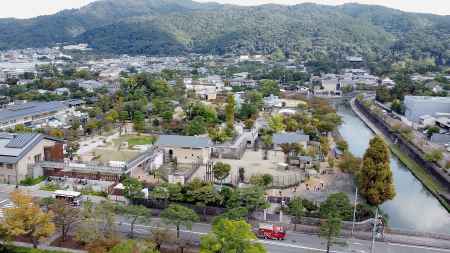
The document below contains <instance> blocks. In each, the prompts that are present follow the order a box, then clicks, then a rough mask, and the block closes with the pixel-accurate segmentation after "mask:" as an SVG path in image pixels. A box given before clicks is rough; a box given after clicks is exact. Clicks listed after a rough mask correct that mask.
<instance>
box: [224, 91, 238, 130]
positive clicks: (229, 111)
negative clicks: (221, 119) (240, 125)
mask: <svg viewBox="0 0 450 253" xmlns="http://www.w3.org/2000/svg"><path fill="white" fill-rule="evenodd" d="M235 111H236V101H235V100H234V95H233V94H228V96H227V104H226V106H225V117H226V123H227V128H228V129H231V130H234V113H235Z"/></svg>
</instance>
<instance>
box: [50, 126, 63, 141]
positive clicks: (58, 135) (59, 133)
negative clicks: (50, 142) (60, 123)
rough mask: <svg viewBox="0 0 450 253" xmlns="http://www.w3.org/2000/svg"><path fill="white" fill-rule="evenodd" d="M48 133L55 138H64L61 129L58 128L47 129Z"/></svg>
mask: <svg viewBox="0 0 450 253" xmlns="http://www.w3.org/2000/svg"><path fill="white" fill-rule="evenodd" d="M48 135H50V136H52V137H56V138H61V139H63V138H64V132H63V131H62V130H61V129H58V128H52V129H50V130H49V131H48Z"/></svg>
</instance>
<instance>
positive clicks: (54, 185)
mask: <svg viewBox="0 0 450 253" xmlns="http://www.w3.org/2000/svg"><path fill="white" fill-rule="evenodd" d="M39 189H40V190H43V191H49V192H54V191H56V190H61V186H59V185H58V184H57V183H54V182H50V183H48V184H45V185H42V186H41V187H40V188H39Z"/></svg>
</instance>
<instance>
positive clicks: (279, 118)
mask: <svg viewBox="0 0 450 253" xmlns="http://www.w3.org/2000/svg"><path fill="white" fill-rule="evenodd" d="M267 124H268V125H269V127H270V129H271V130H272V131H273V132H274V133H279V132H283V131H284V130H286V125H285V124H284V118H283V115H281V114H276V115H273V116H272V117H270V118H269V121H268V123H267Z"/></svg>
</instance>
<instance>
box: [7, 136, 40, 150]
mask: <svg viewBox="0 0 450 253" xmlns="http://www.w3.org/2000/svg"><path fill="white" fill-rule="evenodd" d="M35 136H36V134H19V135H16V136H14V138H12V139H11V140H10V141H9V143H8V144H7V145H6V146H5V147H7V148H23V147H25V146H26V145H27V144H28V143H29V142H30V141H31V140H32V139H33V138H34V137H35Z"/></svg>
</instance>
